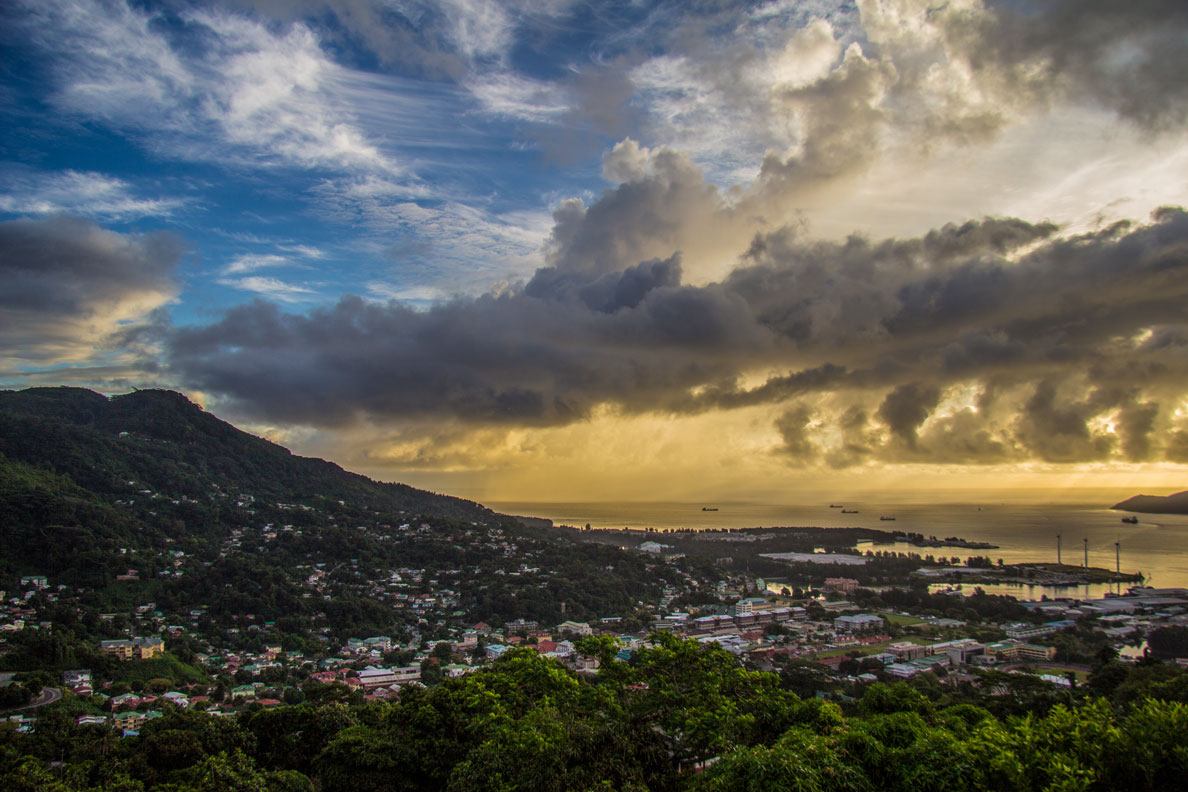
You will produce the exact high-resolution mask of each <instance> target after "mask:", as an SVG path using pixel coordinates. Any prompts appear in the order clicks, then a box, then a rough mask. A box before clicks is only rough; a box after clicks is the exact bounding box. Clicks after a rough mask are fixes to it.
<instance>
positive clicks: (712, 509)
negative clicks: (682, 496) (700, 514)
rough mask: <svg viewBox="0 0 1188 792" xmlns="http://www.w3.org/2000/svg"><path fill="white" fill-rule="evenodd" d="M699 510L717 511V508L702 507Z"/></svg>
mask: <svg viewBox="0 0 1188 792" xmlns="http://www.w3.org/2000/svg"><path fill="white" fill-rule="evenodd" d="M701 510H702V511H717V510H718V507H717V506H702V507H701Z"/></svg>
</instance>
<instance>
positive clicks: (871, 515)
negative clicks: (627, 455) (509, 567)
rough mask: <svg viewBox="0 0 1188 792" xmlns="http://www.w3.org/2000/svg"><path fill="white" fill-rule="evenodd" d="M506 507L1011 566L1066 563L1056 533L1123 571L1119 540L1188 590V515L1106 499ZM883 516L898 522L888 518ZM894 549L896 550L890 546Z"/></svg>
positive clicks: (1065, 549)
mask: <svg viewBox="0 0 1188 792" xmlns="http://www.w3.org/2000/svg"><path fill="white" fill-rule="evenodd" d="M487 505H488V506H490V507H491V508H493V509H495V510H497V511H500V512H503V513H504V514H519V515H527V516H533V517H547V518H548V519H550V520H553V521H554V522H556V523H561V524H565V525H576V526H585V525H586V524H589V525H590V526H591V527H592V528H604V529H605V528H624V527H630V528H656V529H658V530H664V529H675V528H685V529H693V530H705V529H707V528H754V527H773V526H821V527H836V528H840V527H862V528H878V529H883V530H900V531H909V532H914V533H922V534H924V535H925V536H937V537H942V538H943V537H946V536H960V537H961V538H963V539H969V540H974V541H983V542H992V543H993V544H996V545H998V546H999V549H997V550H981V551H967V550H964V551H963V550H961V549H960V548H941V549H935V550H932V549H930V550H918V549H912V548H908V547H906V546H902V547H900V548H899V549H902V550H905V551H908V550H911V551H912V552H923V553H935V554H940V553H941V552H943V553H944V554H945V555H948V556H958V557H960V558H965V557H967V556H969V555H989V556H990V557H991V558H993V559H995V560H997V559H999V558H1001V559H1003V561H1004V562H1005V563H1017V562H1026V561H1048V562H1054V561H1056V537H1057V535H1060V536H1061V544H1062V560H1063V562H1064V563H1066V564H1081V563H1082V562H1083V561H1084V558H1085V547H1086V543H1085V540H1088V552H1089V565H1090V566H1095V567H1106V568H1109V569H1113V568H1114V565H1115V552H1114V543H1115V542H1118V546H1119V551H1120V552H1119V554H1120V557H1121V566H1122V571H1124V572H1141V573H1142V574H1143V575H1144V576H1145V578H1146V583H1147V585H1152V586H1157V587H1171V586H1179V587H1185V588H1188V516H1181V515H1154V514H1152V515H1138V519H1139V522H1138V524H1136V525H1129V524H1125V523H1123V522H1122V521H1121V518H1122V516H1123V514H1124V513H1123V512H1116V511H1111V510H1109V509H1104V508H1101V507H1099V506H1076V505H1057V506H1038V505H1008V504H963V503H946V504H904V503H896V504H888V503H877V502H870V503H857V502H854V503H851V502H846V503H845V504H844V505H845V508H846V509H856V510H857V511H858V513H857V514H842V513H841V509H831V508H829V504H827V503H822V504H813V505H810V506H803V505H799V506H798V505H775V504H767V503H741V502H740V503H715V504H712V507H716V508H717V509H718V510H717V511H702V507H703V506H706V505H708V504H700V503H671V502H626V503H524V502H519V503H511V502H502V503H488V504H487ZM882 516H887V517H894V518H895V521H894V522H890V521H882V520H880V519H879V518H880V517H882ZM882 549H890V548H882ZM1105 591H1106V589H1105V588H1104V587H1099V586H1094V587H1088V588H1087V587H1078V589H1073V590H1068V589H1064V590H1061V592H1060V594H1061V595H1062V596H1077V595H1078V594H1079V595H1081V596H1100V595H1101V594H1102V593H1104V592H1105ZM994 593H1011V594H1014V595H1015V596H1018V597H1020V598H1024V599H1039V597H1040V595H1041V594H1048V595H1049V596H1051V595H1053V594H1054V593H1055V592H1053V591H1052V590H1050V589H1040V588H1039V587H1005V588H1001V589H1000V588H998V587H995V591H994Z"/></svg>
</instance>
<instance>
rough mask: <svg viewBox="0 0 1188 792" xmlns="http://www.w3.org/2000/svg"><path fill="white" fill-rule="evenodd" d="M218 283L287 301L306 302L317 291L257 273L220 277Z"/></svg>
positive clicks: (314, 295) (315, 294) (313, 296)
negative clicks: (241, 276)
mask: <svg viewBox="0 0 1188 792" xmlns="http://www.w3.org/2000/svg"><path fill="white" fill-rule="evenodd" d="M218 283H219V284H221V285H223V286H229V287H231V288H233V289H241V290H243V291H249V292H255V293H256V294H262V295H264V296H265V297H270V298H272V299H274V300H280V301H281V302H287V303H297V302H308V301H310V300H311V299H314V298H315V297H316V296H317V292H315V291H314V290H313V289H309V288H306V287H304V286H297V285H295V284H291V283H285V282H284V281H281V280H278V279H277V278H266V277H261V276H258V275H251V276H248V277H246V278H221V279H220V280H219V281H218Z"/></svg>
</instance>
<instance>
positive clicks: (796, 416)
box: [775, 405, 819, 467]
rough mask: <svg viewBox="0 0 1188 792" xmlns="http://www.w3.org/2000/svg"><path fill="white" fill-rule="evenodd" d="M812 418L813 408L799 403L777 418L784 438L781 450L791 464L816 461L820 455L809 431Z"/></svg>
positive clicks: (801, 465)
mask: <svg viewBox="0 0 1188 792" xmlns="http://www.w3.org/2000/svg"><path fill="white" fill-rule="evenodd" d="M812 419H813V413H812V410H810V409H809V408H808V407H806V406H804V405H797V406H795V407H793V408H791V409H789V410H787V411H785V412H784V413H783V415H781V416H780V417H779V418H777V419H776V422H775V426H776V430H777V431H779V433H780V437H781V438H782V439H783V446H782V447H781V448H780V452H781V453H782V454H785V455H786V456H787V458H788V460H789V464H792V465H794V466H797V467H803V466H805V465H808V464H810V463H812V462H815V461H816V459H817V457H818V456H819V451H818V449H817V446H816V445H815V444H814V443H813V441H812V439H811V435H810V433H809V431H808V428H809V424H810V423H811V422H812Z"/></svg>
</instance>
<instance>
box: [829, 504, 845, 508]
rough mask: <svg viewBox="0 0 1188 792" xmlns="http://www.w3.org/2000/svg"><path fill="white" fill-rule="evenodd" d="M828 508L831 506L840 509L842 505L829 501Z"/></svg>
mask: <svg viewBox="0 0 1188 792" xmlns="http://www.w3.org/2000/svg"><path fill="white" fill-rule="evenodd" d="M829 508H831V509H841V508H843V506H842V505H841V504H840V503H831V504H829Z"/></svg>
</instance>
